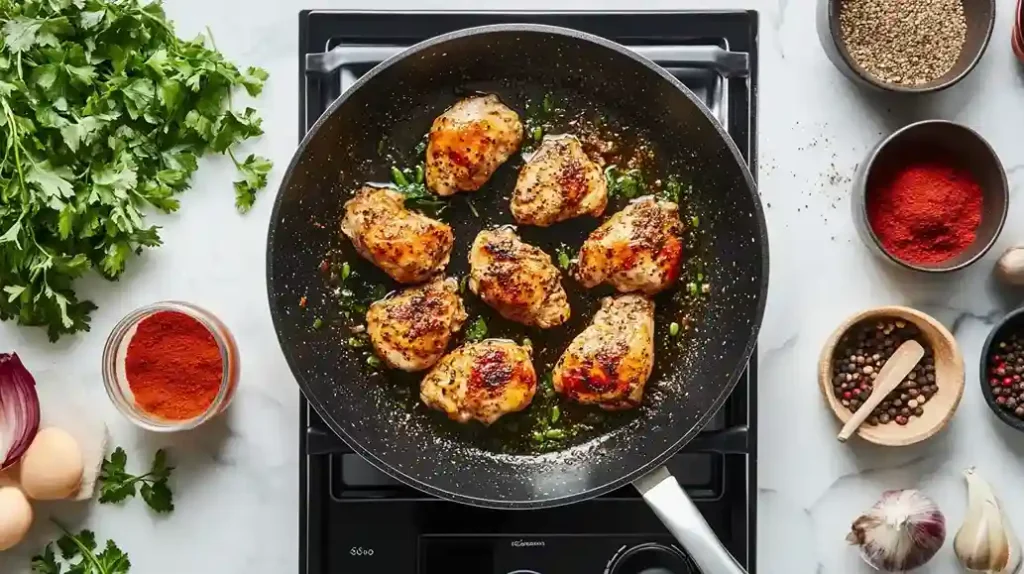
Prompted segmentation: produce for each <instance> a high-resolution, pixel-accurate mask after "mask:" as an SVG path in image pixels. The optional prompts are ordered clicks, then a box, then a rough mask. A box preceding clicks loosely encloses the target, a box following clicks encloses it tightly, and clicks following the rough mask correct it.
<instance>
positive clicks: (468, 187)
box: [427, 94, 523, 195]
mask: <svg viewBox="0 0 1024 574" xmlns="http://www.w3.org/2000/svg"><path fill="white" fill-rule="evenodd" d="M522 141H523V124H522V123H521V122H520V121H519V116H518V115H517V114H516V113H515V112H514V111H512V110H511V109H509V108H508V107H507V106H505V104H503V103H501V100H499V99H498V96H495V95H493V94H491V95H487V96H473V97H471V98H466V99H464V100H460V101H458V102H456V103H455V105H453V106H452V107H450V108H448V109H447V110H446V111H445V112H444V113H443V114H441V115H440V116H438V117H437V119H435V120H434V123H433V125H432V126H430V134H429V136H428V141H427V187H429V188H430V189H431V190H433V192H434V193H436V194H438V195H454V194H455V193H458V192H460V191H476V190H478V189H480V187H481V186H483V184H485V183H487V180H488V179H490V177H491V175H492V174H493V173H494V171H495V170H496V169H498V167H499V166H501V164H503V163H505V160H507V159H508V158H509V156H511V155H512V154H514V153H515V152H516V150H518V149H519V144H520V143H522Z"/></svg>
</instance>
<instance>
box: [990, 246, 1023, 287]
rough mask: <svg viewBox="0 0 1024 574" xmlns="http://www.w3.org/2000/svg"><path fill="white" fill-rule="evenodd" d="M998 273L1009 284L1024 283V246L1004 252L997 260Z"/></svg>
mask: <svg viewBox="0 0 1024 574" xmlns="http://www.w3.org/2000/svg"><path fill="white" fill-rule="evenodd" d="M996 275H997V276H998V277H999V278H1000V279H1002V280H1003V281H1004V282H1005V283H1007V284H1009V285H1024V246H1020V245H1018V246H1015V247H1010V248H1009V249H1007V250H1006V251H1004V252H1003V255H1002V256H1001V257H1000V258H999V261H997V262H996Z"/></svg>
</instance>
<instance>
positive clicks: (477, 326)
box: [466, 317, 487, 343]
mask: <svg viewBox="0 0 1024 574" xmlns="http://www.w3.org/2000/svg"><path fill="white" fill-rule="evenodd" d="M486 338H487V321H485V320H484V318H483V317H477V318H476V320H475V321H473V322H472V323H470V324H469V327H466V340H467V341H469V342H471V343H476V342H478V341H483V340H484V339H486Z"/></svg>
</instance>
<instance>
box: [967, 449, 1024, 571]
mask: <svg viewBox="0 0 1024 574" xmlns="http://www.w3.org/2000/svg"><path fill="white" fill-rule="evenodd" d="M964 478H966V479H967V515H966V516H965V517H964V523H963V524H962V525H961V526H960V530H958V531H957V533H956V538H954V539H953V551H954V552H955V553H956V558H957V560H959V561H960V564H961V565H962V566H963V567H964V568H965V569H967V570H968V571H969V572H985V573H988V574H1014V573H1015V572H1018V571H1020V567H1021V545H1020V541H1019V540H1018V539H1017V536H1016V535H1015V534H1014V533H1013V528H1012V527H1011V526H1010V521H1009V520H1008V519H1007V518H1006V514H1004V513H1003V510H1002V508H1001V507H1000V505H999V499H997V498H996V494H995V492H993V490H992V486H991V485H989V483H988V482H986V481H985V480H984V479H982V478H981V477H980V476H979V475H978V473H977V471H975V470H974V468H968V469H967V470H965V471H964Z"/></svg>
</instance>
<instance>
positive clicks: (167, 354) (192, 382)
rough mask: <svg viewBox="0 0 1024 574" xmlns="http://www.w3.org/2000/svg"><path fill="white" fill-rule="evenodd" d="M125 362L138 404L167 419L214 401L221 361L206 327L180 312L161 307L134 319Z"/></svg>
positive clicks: (196, 412)
mask: <svg viewBox="0 0 1024 574" xmlns="http://www.w3.org/2000/svg"><path fill="white" fill-rule="evenodd" d="M124 367H125V368H124V370H125V378H126V379H127V380H128V387H129V388H130V389H131V391H132V394H133V395H135V404H136V405H138V407H139V408H140V409H142V410H144V411H146V412H147V413H150V414H152V415H155V416H158V417H162V418H165V419H169V420H186V419H191V418H195V417H197V416H199V415H201V414H203V413H204V412H206V410H207V409H209V408H210V405H212V404H213V401H214V399H215V398H216V397H217V393H218V392H219V391H220V386H221V379H222V377H223V368H224V361H223V359H222V358H221V354H220V349H219V347H218V346H217V341H216V340H215V339H214V338H213V334H212V333H210V331H209V330H208V329H207V328H206V326H204V325H203V324H202V323H200V322H199V321H197V320H196V319H194V318H192V317H190V316H188V315H186V314H185V313H181V312H178V311H160V312H157V313H154V314H152V315H150V316H149V317H146V318H145V319H143V320H142V321H140V322H139V325H138V327H137V328H136V331H135V335H134V336H133V337H132V340H131V342H130V343H128V352H127V355H126V357H125V361H124Z"/></svg>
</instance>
